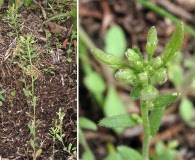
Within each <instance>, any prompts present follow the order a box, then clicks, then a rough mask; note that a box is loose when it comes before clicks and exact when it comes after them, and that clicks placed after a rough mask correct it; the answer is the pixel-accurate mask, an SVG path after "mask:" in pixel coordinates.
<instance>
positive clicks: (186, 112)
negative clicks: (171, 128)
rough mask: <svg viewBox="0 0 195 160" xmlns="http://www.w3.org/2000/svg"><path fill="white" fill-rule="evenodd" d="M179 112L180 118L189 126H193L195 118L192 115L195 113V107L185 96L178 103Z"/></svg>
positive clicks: (194, 125)
mask: <svg viewBox="0 0 195 160" xmlns="http://www.w3.org/2000/svg"><path fill="white" fill-rule="evenodd" d="M179 113H180V115H181V117H182V119H183V120H184V121H185V122H186V123H187V124H188V125H189V126H190V127H195V120H193V117H194V115H195V108H194V105H193V103H192V102H191V101H190V100H189V99H188V98H187V97H185V98H183V99H182V100H181V103H180V105H179Z"/></svg>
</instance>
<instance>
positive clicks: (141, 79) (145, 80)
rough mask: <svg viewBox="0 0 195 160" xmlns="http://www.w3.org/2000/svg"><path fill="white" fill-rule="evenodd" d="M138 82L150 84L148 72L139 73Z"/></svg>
mask: <svg viewBox="0 0 195 160" xmlns="http://www.w3.org/2000/svg"><path fill="white" fill-rule="evenodd" d="M136 84H141V85H143V86H145V85H148V73H147V72H142V73H139V74H137V79H136Z"/></svg>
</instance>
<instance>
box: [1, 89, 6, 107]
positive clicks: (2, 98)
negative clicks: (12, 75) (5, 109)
mask: <svg viewBox="0 0 195 160" xmlns="http://www.w3.org/2000/svg"><path fill="white" fill-rule="evenodd" d="M4 93H5V90H1V91H0V106H2V105H3V102H2V101H5V98H4V97H3V94H4Z"/></svg>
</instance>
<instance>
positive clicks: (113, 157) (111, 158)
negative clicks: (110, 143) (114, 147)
mask: <svg viewBox="0 0 195 160" xmlns="http://www.w3.org/2000/svg"><path fill="white" fill-rule="evenodd" d="M104 160H123V158H122V157H121V156H120V154H119V153H114V154H109V155H108V156H107V157H106V158H104Z"/></svg>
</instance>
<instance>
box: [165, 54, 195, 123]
mask: <svg viewBox="0 0 195 160" xmlns="http://www.w3.org/2000/svg"><path fill="white" fill-rule="evenodd" d="M194 62H195V55H193V56H192V57H190V58H189V59H187V58H185V59H184V58H183V54H179V56H177V57H176V58H175V59H174V60H173V61H172V63H171V64H167V69H168V75H169V79H170V81H171V82H172V83H173V85H174V86H175V87H176V89H177V90H178V91H179V92H181V93H182V97H181V102H180V105H179V113H180V115H181V117H182V119H183V120H184V122H185V123H186V124H187V125H188V126H190V127H195V120H194V118H193V117H194V114H195V108H194V105H193V102H192V100H191V98H189V96H190V97H191V96H193V97H194V96H195V94H194V88H195V74H194V69H195V65H194Z"/></svg>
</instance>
